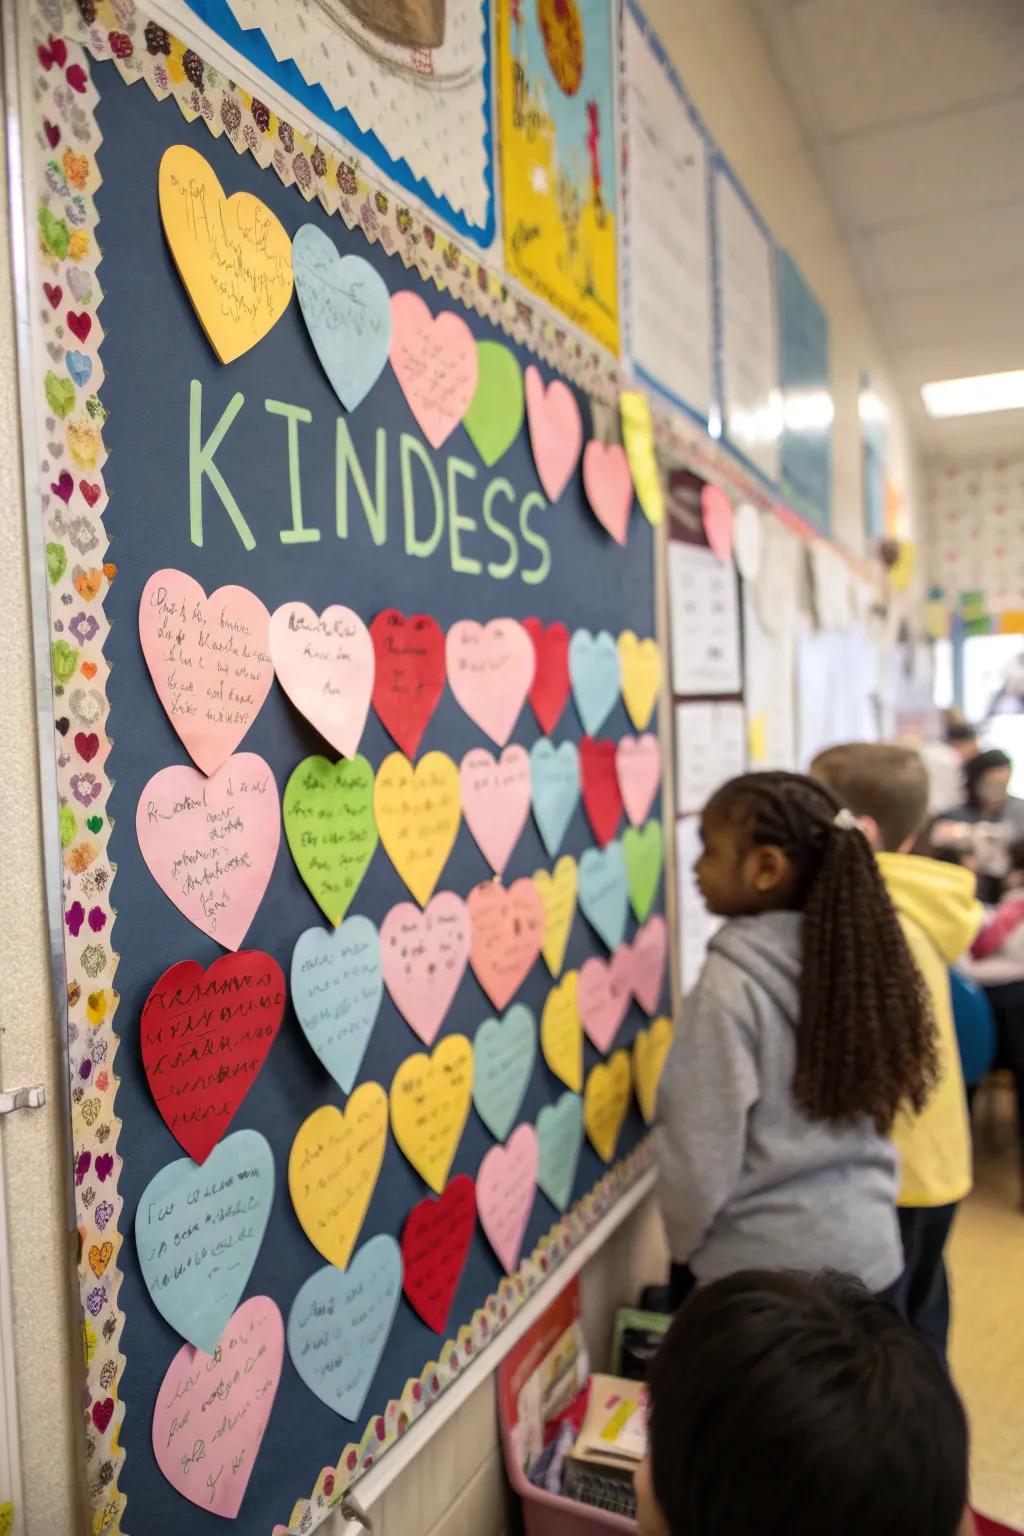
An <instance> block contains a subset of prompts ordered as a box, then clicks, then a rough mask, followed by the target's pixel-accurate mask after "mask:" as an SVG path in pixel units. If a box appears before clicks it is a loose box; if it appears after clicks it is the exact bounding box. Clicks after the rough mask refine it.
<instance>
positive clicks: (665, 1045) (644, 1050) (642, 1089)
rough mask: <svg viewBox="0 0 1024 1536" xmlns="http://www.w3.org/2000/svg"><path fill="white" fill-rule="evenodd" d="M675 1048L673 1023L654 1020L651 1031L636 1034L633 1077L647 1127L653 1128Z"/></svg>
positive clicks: (641, 1031) (637, 1098)
mask: <svg viewBox="0 0 1024 1536" xmlns="http://www.w3.org/2000/svg"><path fill="white" fill-rule="evenodd" d="M671 1044H672V1020H671V1019H666V1018H660V1019H655V1020H654V1023H653V1024H652V1025H651V1026H650V1028H649V1029H641V1030H638V1031H637V1037H636V1039H635V1040H634V1041H633V1077H634V1080H635V1082H636V1101H637V1103H638V1104H639V1106H640V1113H641V1114H642V1115H643V1117H644V1124H645V1125H653V1123H654V1114H655V1110H656V1108H657V1103H658V1084H659V1082H660V1081H661V1074H662V1072H663V1071H664V1068H665V1059H666V1057H667V1056H668V1051H669V1046H670V1045H671Z"/></svg>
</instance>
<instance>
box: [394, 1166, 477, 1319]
mask: <svg viewBox="0 0 1024 1536" xmlns="http://www.w3.org/2000/svg"><path fill="white" fill-rule="evenodd" d="M475 1227H476V1185H475V1184H474V1183H473V1180H472V1179H471V1178H470V1177H469V1175H468V1174H467V1173H460V1174H459V1175H458V1177H457V1178H454V1179H452V1181H451V1183H450V1184H449V1185H448V1188H447V1189H446V1190H445V1191H444V1194H443V1195H441V1196H439V1198H438V1199H436V1200H432V1199H431V1198H430V1196H429V1195H428V1196H427V1198H426V1199H425V1200H421V1201H420V1202H419V1204H418V1205H414V1206H413V1208H412V1210H411V1211H410V1212H409V1215H408V1218H407V1220H406V1223H405V1227H404V1230H403V1232H402V1266H403V1269H404V1277H403V1280H402V1288H403V1290H404V1291H405V1295H406V1299H407V1300H408V1302H409V1305H410V1306H411V1307H412V1308H413V1310H414V1311H416V1312H417V1313H418V1314H419V1316H420V1317H421V1318H422V1319H423V1321H424V1322H425V1323H426V1325H427V1327H428V1328H432V1329H433V1331H434V1332H435V1333H439V1334H442V1335H443V1334H444V1332H445V1329H446V1328H447V1327H448V1316H449V1313H450V1312H451V1309H452V1302H453V1301H454V1299H455V1292H456V1291H457V1290H458V1287H459V1281H460V1280H461V1278H462V1271H463V1270H464V1269H465V1267H466V1260H467V1258H468V1257H469V1246H470V1244H471V1243H472V1241H473V1232H474V1229H475Z"/></svg>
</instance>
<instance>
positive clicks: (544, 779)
mask: <svg viewBox="0 0 1024 1536" xmlns="http://www.w3.org/2000/svg"><path fill="white" fill-rule="evenodd" d="M530 789H531V797H532V800H533V816H534V820H535V821H536V823H537V829H538V831H539V832H540V835H541V839H542V841H543V843H544V847H545V848H546V849H547V851H548V856H549V857H550V858H554V857H555V854H556V853H557V852H558V850H559V848H560V847H561V846H562V839H563V838H564V837H565V834H566V832H567V831H568V830H569V823H570V822H571V821H572V818H573V815H574V813H575V810H576V806H577V805H578V803H579V798H580V763H579V752H578V751H577V748H576V743H575V742H574V741H563V742H560V743H559V745H558V746H557V747H556V746H555V744H554V742H552V741H550V740H549V739H548V738H547V737H546V736H542V737H541V738H540V740H539V741H535V742H534V744H533V746H532V747H531V748H530Z"/></svg>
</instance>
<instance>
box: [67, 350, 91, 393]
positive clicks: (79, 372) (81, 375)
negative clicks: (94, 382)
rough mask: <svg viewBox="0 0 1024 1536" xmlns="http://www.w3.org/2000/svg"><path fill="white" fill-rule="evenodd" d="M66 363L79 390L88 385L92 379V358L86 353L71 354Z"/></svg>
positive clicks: (68, 355)
mask: <svg viewBox="0 0 1024 1536" xmlns="http://www.w3.org/2000/svg"><path fill="white" fill-rule="evenodd" d="M64 361H65V362H66V363H67V365H68V373H70V375H71V377H72V378H73V379H74V381H75V383H76V384H77V385H78V386H79V388H81V386H82V385H83V384H88V382H89V380H90V379H91V378H92V358H91V357H89V356H87V355H86V353H84V352H69V353H68V354H67V356H66V357H65V359H64Z"/></svg>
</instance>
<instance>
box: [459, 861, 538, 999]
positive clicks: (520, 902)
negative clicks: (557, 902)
mask: <svg viewBox="0 0 1024 1536" xmlns="http://www.w3.org/2000/svg"><path fill="white" fill-rule="evenodd" d="M466 906H467V907H468V908H469V916H470V921H471V922H472V925H473V942H472V946H471V948H470V952H469V963H470V965H471V966H472V967H473V971H474V973H475V975H476V979H477V981H478V982H479V983H480V985H481V986H482V987H483V989H484V991H485V992H486V993H487V996H488V997H489V998H490V1000H491V1002H492V1003H493V1004H494V1006H495V1008H504V1007H505V1005H506V1004H507V1003H508V1002H509V1001H510V999H511V998H513V997H514V996H515V994H516V992H518V990H519V988H520V986H521V985H522V983H523V981H524V980H525V978H526V976H527V975H528V973H529V971H530V969H531V967H532V966H533V963H534V961H535V960H536V958H537V956H538V955H539V954H540V947H541V945H542V944H543V942H544V925H545V922H546V912H545V909H544V899H543V897H542V896H541V894H540V892H539V891H538V889H537V887H536V886H535V885H534V883H533V881H532V880H515V881H513V883H512V884H511V885H510V886H509V888H508V890H506V889H505V887H504V886H503V885H501V884H500V883H499V882H498V881H497V880H485V881H483V882H482V884H480V885H478V886H475V887H474V888H473V890H471V891H470V893H469V896H468V898H467V900H466Z"/></svg>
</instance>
